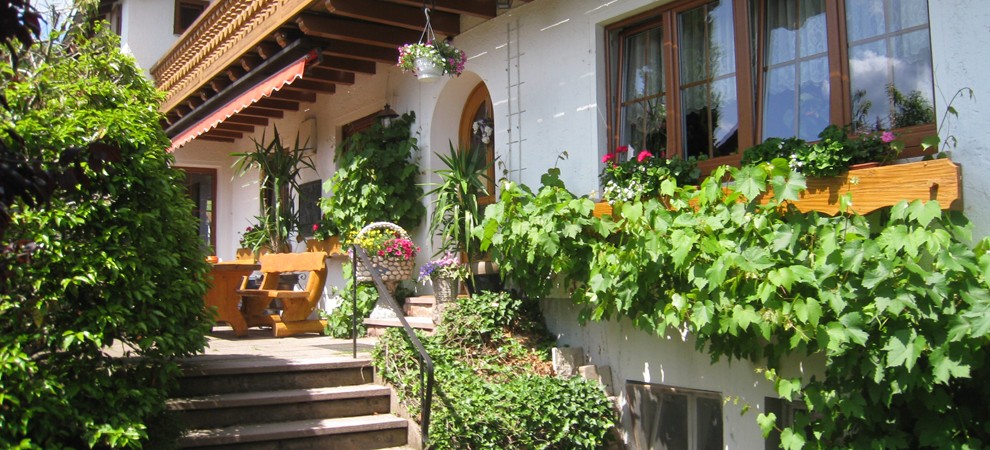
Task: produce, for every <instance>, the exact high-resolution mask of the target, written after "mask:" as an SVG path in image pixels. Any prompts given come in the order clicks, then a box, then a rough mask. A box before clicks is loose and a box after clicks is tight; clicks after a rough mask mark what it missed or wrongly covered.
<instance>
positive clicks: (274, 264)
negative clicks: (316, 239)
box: [237, 252, 327, 337]
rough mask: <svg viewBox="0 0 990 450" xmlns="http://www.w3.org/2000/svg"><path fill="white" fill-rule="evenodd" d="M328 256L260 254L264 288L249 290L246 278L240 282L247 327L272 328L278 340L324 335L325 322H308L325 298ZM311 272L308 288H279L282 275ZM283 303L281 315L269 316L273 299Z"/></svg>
mask: <svg viewBox="0 0 990 450" xmlns="http://www.w3.org/2000/svg"><path fill="white" fill-rule="evenodd" d="M326 258H327V254H326V253H324V252H306V253H270V254H267V255H261V269H260V270H261V273H262V274H263V278H262V279H261V286H260V287H259V288H258V289H248V288H247V281H248V279H247V277H244V279H243V281H242V282H241V287H240V289H238V290H237V294H238V295H241V296H243V297H244V299H243V303H242V311H243V313H244V320H245V321H246V322H247V326H248V327H254V326H270V327H272V334H273V335H274V336H275V337H283V336H292V335H294V334H300V333H322V332H323V330H324V329H325V328H326V325H327V322H326V321H325V320H309V316H310V314H312V313H313V311H314V310H316V305H317V303H318V302H319V301H320V297H321V296H322V295H323V285H324V284H326V281H327V264H326ZM300 272H302V273H308V274H309V280H308V281H307V282H306V289H305V290H302V291H295V290H288V289H279V286H278V284H279V276H280V275H282V274H283V273H300ZM275 299H278V300H279V301H281V303H282V313H281V314H268V313H266V310H267V309H269V307H270V306H271V303H272V301H273V300H275Z"/></svg>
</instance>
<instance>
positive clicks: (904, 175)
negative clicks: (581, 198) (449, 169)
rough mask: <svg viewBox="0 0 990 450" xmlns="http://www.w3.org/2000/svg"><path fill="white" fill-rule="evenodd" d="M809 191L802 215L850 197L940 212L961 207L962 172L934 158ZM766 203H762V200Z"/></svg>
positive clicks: (862, 209) (872, 204) (607, 209)
mask: <svg viewBox="0 0 990 450" xmlns="http://www.w3.org/2000/svg"><path fill="white" fill-rule="evenodd" d="M807 184H808V190H807V191H805V192H803V193H802V194H801V199H800V200H798V201H796V202H791V204H792V205H794V207H796V208H797V209H798V210H799V211H802V212H811V211H818V212H820V213H823V214H828V215H835V214H838V213H839V202H840V198H841V196H843V195H845V194H849V195H851V198H852V206H851V207H850V209H851V210H852V211H854V212H856V213H857V214H869V213H871V212H873V211H876V210H878V209H881V208H886V207H889V206H893V205H896V204H897V203H900V202H901V201H905V200H906V201H909V202H910V201H914V200H921V201H925V202H927V201H930V200H937V201H938V204H939V207H940V208H941V209H943V210H954V211H959V210H962V208H963V199H962V172H961V170H960V168H959V166H958V165H956V164H955V163H953V162H952V161H950V160H948V159H936V160H931V161H920V162H914V163H906V164H896V165H891V166H880V167H874V168H870V169H859V170H853V171H849V172H846V173H845V174H843V175H840V176H837V177H829V178H808V179H807ZM764 203H765V201H764ZM593 214H594V215H595V217H602V216H606V215H612V214H613V211H612V205H610V204H608V203H605V202H598V203H596V204H595V209H594V212H593Z"/></svg>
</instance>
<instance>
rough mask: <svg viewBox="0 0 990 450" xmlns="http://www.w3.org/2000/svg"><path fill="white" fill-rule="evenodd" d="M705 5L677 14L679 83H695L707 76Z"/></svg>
mask: <svg viewBox="0 0 990 450" xmlns="http://www.w3.org/2000/svg"><path fill="white" fill-rule="evenodd" d="M705 16H706V14H705V7H703V6H702V7H700V8H695V9H692V10H690V11H686V12H683V13H681V14H680V15H679V17H680V21H679V27H678V29H679V32H680V33H679V38H680V39H679V41H678V42H679V44H680V48H681V52H680V59H679V60H678V63H679V64H680V66H681V84H689V83H695V82H698V81H703V80H704V79H706V78H708V62H709V61H708V52H707V50H708V45H707V39H706V35H705V32H706V31H707V30H706V28H707V27H706V26H705V24H706V20H705Z"/></svg>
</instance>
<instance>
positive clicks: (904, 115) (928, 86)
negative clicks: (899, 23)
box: [889, 29, 935, 128]
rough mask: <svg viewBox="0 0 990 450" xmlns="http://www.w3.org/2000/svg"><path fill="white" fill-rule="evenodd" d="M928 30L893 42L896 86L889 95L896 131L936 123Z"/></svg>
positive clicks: (892, 120) (913, 33)
mask: <svg viewBox="0 0 990 450" xmlns="http://www.w3.org/2000/svg"><path fill="white" fill-rule="evenodd" d="M929 42H930V41H929V36H928V30H927V29H924V30H920V31H915V32H912V33H908V34H903V35H901V36H898V37H895V38H893V39H892V40H891V44H892V47H893V56H894V61H896V62H897V63H896V64H894V83H893V84H894V87H895V88H896V91H892V92H890V93H889V94H890V97H891V98H890V101H891V103H892V105H891V106H892V107H893V111H892V115H891V126H892V127H894V128H900V127H907V126H912V125H920V124H923V123H934V122H935V108H934V107H933V100H934V99H933V97H932V96H933V86H934V81H933V80H932V66H931V64H932V54H931V46H930V44H929Z"/></svg>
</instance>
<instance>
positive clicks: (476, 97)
mask: <svg viewBox="0 0 990 450" xmlns="http://www.w3.org/2000/svg"><path fill="white" fill-rule="evenodd" d="M482 105H485V106H486V108H487V110H488V117H491V118H492V127H493V128H494V126H495V123H494V122H495V116H494V110H493V107H492V96H491V94H490V93H489V92H488V87H486V86H485V83H484V82H481V83H478V85H477V86H475V87H474V89H472V90H471V93H470V94H469V95H468V97H467V100H465V101H464V109H462V110H461V121H460V125H459V127H458V128H457V130H458V132H457V133H458V134H457V139H458V144H459V145H458V148H465V147H467V146H469V145H471V134H472V129H471V127H472V125H473V124H474V115H475V113H476V112H477V111H478V108H480V107H481V106H482ZM485 150H486V156H485V160H486V162H487V163H488V182H487V186H485V187H486V188H487V189H488V195H487V196H485V197H479V198H478V205H479V206H485V205H490V204H492V203H495V198H496V197H495V136H494V133H493V134H492V141H491V143H489V144H488V145H487V146H486V149H485Z"/></svg>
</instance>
